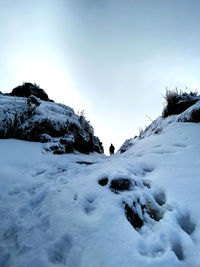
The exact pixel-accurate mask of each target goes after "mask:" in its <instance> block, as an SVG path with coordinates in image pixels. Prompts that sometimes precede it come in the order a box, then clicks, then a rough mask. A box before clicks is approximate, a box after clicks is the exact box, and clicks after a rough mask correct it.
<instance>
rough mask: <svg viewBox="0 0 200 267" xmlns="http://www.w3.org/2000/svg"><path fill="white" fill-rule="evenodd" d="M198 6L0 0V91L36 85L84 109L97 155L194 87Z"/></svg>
mask: <svg viewBox="0 0 200 267" xmlns="http://www.w3.org/2000/svg"><path fill="white" fill-rule="evenodd" d="M199 12H200V1H195V0H191V1H188V0H166V1H164V0H40V1H39V0H35V1H33V0H6V1H5V0H0V25H1V27H0V38H1V39H0V51H1V54H0V55H1V56H0V81H1V82H0V90H1V91H2V92H10V91H11V90H12V89H13V88H14V87H16V86H17V85H19V84H21V83H22V82H23V81H27V82H36V83H37V84H39V85H40V86H41V88H43V89H44V90H45V91H46V92H47V94H48V95H49V97H50V98H52V99H54V100H55V101H58V102H62V103H64V104H66V105H69V106H71V107H72V108H74V109H75V111H78V110H83V109H84V110H85V114H86V118H87V119H88V120H90V121H91V124H92V125H93V127H94V129H95V134H96V135H97V136H98V137H99V138H100V139H101V140H102V141H103V144H104V148H105V152H107V150H108V147H109V145H110V143H111V142H112V143H113V144H114V145H115V147H116V149H117V148H119V147H120V145H121V144H122V143H123V142H124V141H125V140H126V139H127V138H130V137H134V136H135V135H137V134H138V128H139V127H144V126H145V125H148V124H149V123H150V122H151V121H150V119H149V118H148V116H149V117H150V118H152V119H155V118H156V117H158V116H159V115H160V114H161V112H162V108H163V105H162V103H163V101H164V100H163V97H162V95H163V94H164V92H165V88H166V87H168V88H175V87H178V88H183V89H184V88H185V87H189V88H190V89H194V90H195V89H199V85H200V75H199V70H200V50H199V41H200V16H199Z"/></svg>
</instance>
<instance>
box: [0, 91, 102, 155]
mask: <svg viewBox="0 0 200 267" xmlns="http://www.w3.org/2000/svg"><path fill="white" fill-rule="evenodd" d="M0 138H16V139H21V140H28V141H38V142H47V144H46V146H45V147H46V149H47V150H52V151H53V152H54V153H56V154H63V153H71V152H73V151H74V150H77V151H80V152H81V153H89V152H94V151H95V152H98V153H103V146H102V143H101V142H100V140H99V139H98V137H96V136H94V130H93V128H92V126H91V125H90V123H89V122H88V121H87V120H86V119H85V117H84V115H83V114H82V115H80V116H79V115H77V114H75V112H74V110H73V109H72V108H70V107H68V106H65V105H63V104H57V103H54V102H47V101H42V100H40V99H39V98H37V97H35V96H33V95H31V96H29V97H28V98H25V97H14V96H5V95H0Z"/></svg>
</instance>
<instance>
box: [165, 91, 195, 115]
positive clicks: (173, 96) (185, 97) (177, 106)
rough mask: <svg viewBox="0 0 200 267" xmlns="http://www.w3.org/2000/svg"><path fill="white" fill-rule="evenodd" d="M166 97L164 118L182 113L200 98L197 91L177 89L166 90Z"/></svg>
mask: <svg viewBox="0 0 200 267" xmlns="http://www.w3.org/2000/svg"><path fill="white" fill-rule="evenodd" d="M164 98H165V100H166V107H165V108H164V110H163V113H162V117H163V118H166V117H168V116H170V115H177V114H180V113H182V112H183V111H185V110H186V109H188V108H189V107H191V106H192V105H194V104H195V103H196V102H197V101H199V99H200V98H199V96H198V94H197V92H190V93H186V92H182V91H180V92H179V91H178V90H177V89H175V90H166V95H165V97H164Z"/></svg>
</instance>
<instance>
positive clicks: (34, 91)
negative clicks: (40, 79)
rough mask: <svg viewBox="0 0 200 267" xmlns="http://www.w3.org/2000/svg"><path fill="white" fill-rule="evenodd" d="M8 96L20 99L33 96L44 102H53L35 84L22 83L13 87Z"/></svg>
mask: <svg viewBox="0 0 200 267" xmlns="http://www.w3.org/2000/svg"><path fill="white" fill-rule="evenodd" d="M9 95H11V96H20V97H29V96H31V95H34V96H36V97H37V98H40V99H41V100H44V101H51V102H52V101H53V100H50V99H49V97H48V95H47V93H46V92H45V91H44V90H43V89H41V88H40V87H39V85H37V84H36V83H34V84H32V83H23V84H22V85H19V86H17V87H15V88H14V89H13V90H12V92H11V93H10V94H9Z"/></svg>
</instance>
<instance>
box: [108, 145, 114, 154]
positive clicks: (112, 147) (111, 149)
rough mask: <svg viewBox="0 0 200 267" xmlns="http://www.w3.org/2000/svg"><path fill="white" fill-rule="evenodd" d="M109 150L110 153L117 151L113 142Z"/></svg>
mask: <svg viewBox="0 0 200 267" xmlns="http://www.w3.org/2000/svg"><path fill="white" fill-rule="evenodd" d="M109 150H110V155H113V154H114V152H115V147H114V146H113V144H111V145H110V148H109Z"/></svg>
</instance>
